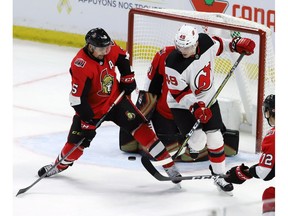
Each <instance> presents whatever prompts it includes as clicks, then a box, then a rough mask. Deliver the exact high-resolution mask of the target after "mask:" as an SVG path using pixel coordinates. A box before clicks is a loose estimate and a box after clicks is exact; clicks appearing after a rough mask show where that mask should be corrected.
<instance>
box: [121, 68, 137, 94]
mask: <svg viewBox="0 0 288 216" xmlns="http://www.w3.org/2000/svg"><path fill="white" fill-rule="evenodd" d="M119 87H120V91H121V92H122V91H125V95H130V94H131V93H132V92H133V91H134V90H135V89H136V81H135V77H134V73H131V74H128V75H125V76H121V78H120V86H119Z"/></svg>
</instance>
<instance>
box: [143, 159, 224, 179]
mask: <svg viewBox="0 0 288 216" xmlns="http://www.w3.org/2000/svg"><path fill="white" fill-rule="evenodd" d="M141 163H142V164H143V166H144V167H145V168H146V170H147V171H148V172H149V173H150V174H151V175H152V176H154V178H156V179H157V180H158V181H171V180H176V181H178V180H181V181H182V180H202V179H215V178H225V177H226V175H193V176H182V177H175V178H173V179H172V178H170V177H167V176H164V175H162V174H161V173H160V172H159V171H158V170H157V169H156V168H155V167H154V166H153V164H152V163H151V161H150V160H149V158H147V157H142V158H141Z"/></svg>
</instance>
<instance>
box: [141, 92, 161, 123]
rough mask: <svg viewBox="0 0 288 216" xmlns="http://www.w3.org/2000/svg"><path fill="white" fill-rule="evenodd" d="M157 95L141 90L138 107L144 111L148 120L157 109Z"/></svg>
mask: <svg viewBox="0 0 288 216" xmlns="http://www.w3.org/2000/svg"><path fill="white" fill-rule="evenodd" d="M156 103H157V96H156V95H153V94H151V93H149V92H146V91H143V90H141V91H139V96H138V99H137V102H136V107H137V108H138V109H139V110H140V111H141V112H142V113H143V115H144V116H145V117H146V119H147V120H150V119H151V117H152V115H153V112H154V110H155V107H156Z"/></svg>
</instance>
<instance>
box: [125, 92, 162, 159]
mask: <svg viewBox="0 0 288 216" xmlns="http://www.w3.org/2000/svg"><path fill="white" fill-rule="evenodd" d="M156 103H157V96H156V95H153V94H151V93H149V92H146V91H143V90H140V91H139V95H138V99H137V102H136V107H137V108H138V109H139V110H140V111H141V113H142V114H143V115H144V116H145V118H146V119H147V120H148V121H149V120H150V119H151V117H152V116H153V115H154V110H155V107H156ZM164 144H165V143H164ZM119 148H120V150H122V151H124V152H131V153H140V154H143V153H144V152H143V150H142V147H141V145H139V143H138V142H137V141H136V140H135V139H134V137H133V136H132V135H131V134H130V133H129V132H127V131H126V130H125V129H124V128H120V131H119Z"/></svg>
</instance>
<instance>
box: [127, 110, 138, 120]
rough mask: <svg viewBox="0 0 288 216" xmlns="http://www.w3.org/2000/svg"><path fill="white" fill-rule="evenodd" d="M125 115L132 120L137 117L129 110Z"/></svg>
mask: <svg viewBox="0 0 288 216" xmlns="http://www.w3.org/2000/svg"><path fill="white" fill-rule="evenodd" d="M125 115H126V116H127V118H128V121H131V120H133V119H135V117H136V115H135V113H132V112H129V111H126V112H125Z"/></svg>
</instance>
